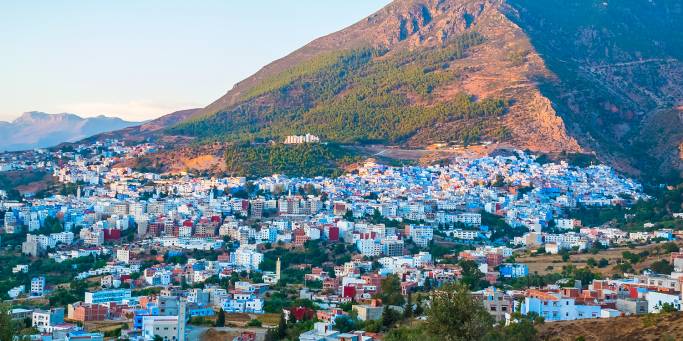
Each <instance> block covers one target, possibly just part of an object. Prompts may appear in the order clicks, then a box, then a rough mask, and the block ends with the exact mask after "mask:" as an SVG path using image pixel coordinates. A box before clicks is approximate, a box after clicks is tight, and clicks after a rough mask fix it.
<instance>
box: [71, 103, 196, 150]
mask: <svg viewBox="0 0 683 341" xmlns="http://www.w3.org/2000/svg"><path fill="white" fill-rule="evenodd" d="M198 110H200V109H186V110H178V111H174V112H172V113H170V114H166V115H163V116H161V117H159V118H156V119H153V120H151V121H147V122H144V123H142V124H135V125H132V126H130V127H126V128H124V129H120V130H116V131H108V132H104V133H101V134H97V135H93V136H90V137H89V138H86V139H84V140H83V141H86V142H91V141H95V140H102V139H108V138H118V139H123V140H126V141H131V142H140V141H144V140H146V139H158V140H160V141H162V142H163V141H167V142H178V139H177V138H175V137H173V136H170V135H169V136H165V135H164V134H163V132H164V129H166V128H170V127H172V126H174V125H176V124H179V123H181V122H183V121H184V120H186V119H188V118H189V117H191V116H192V115H193V114H195V113H196V112H197V111H198Z"/></svg>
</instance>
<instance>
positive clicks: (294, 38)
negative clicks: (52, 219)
mask: <svg viewBox="0 0 683 341" xmlns="http://www.w3.org/2000/svg"><path fill="white" fill-rule="evenodd" d="M387 3H389V0H261V1H252V0H248V1H234V0H233V1H230V0H224V1H218V0H211V1H209V0H201V1H169V0H148V1H133V0H116V1H88V0H82V1H68V0H65V1H53V0H44V1H10V0H0V46H1V48H0V120H4V121H7V120H11V119H14V118H16V117H17V116H19V115H20V114H21V113H22V112H25V111H31V110H39V111H46V112H50V113H58V112H73V113H76V114H79V115H83V116H94V115H99V114H106V115H115V116H119V117H122V118H125V119H129V120H144V119H149V118H153V117H157V116H160V115H162V114H165V113H168V112H171V111H173V110H178V109H183V108H189V107H200V106H205V105H207V104H209V103H210V102H211V101H213V100H215V99H216V98H218V97H220V96H221V95H223V94H224V93H225V92H226V91H227V90H228V89H230V88H231V87H232V85H233V84H234V83H235V82H238V81H240V80H242V79H243V78H245V77H247V76H249V75H250V74H252V73H254V72H255V71H257V70H258V69H259V68H260V67H262V66H263V65H265V64H267V63H268V62H270V61H272V60H274V59H277V58H279V57H282V56H284V55H286V54H287V53H289V52H291V51H293V50H294V49H296V48H298V47H300V46H302V45H304V44H305V43H307V42H309V41H311V40H313V39H315V38H316V37H319V36H321V35H324V34H328V33H331V32H334V31H337V30H339V29H341V28H343V27H346V26H348V25H350V24H353V23H354V22H356V21H358V20H360V19H362V18H364V17H365V16H367V15H369V14H371V13H373V12H374V11H376V10H378V9H380V8H381V7H383V6H384V5H386V4H387Z"/></svg>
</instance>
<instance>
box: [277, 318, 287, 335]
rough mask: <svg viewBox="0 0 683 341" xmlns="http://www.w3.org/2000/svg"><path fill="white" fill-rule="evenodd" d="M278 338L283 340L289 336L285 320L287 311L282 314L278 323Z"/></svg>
mask: <svg viewBox="0 0 683 341" xmlns="http://www.w3.org/2000/svg"><path fill="white" fill-rule="evenodd" d="M275 335H276V336H277V337H276V339H278V340H282V339H284V338H285V337H286V336H287V320H285V313H281V314H280V322H278V324H277V333H275Z"/></svg>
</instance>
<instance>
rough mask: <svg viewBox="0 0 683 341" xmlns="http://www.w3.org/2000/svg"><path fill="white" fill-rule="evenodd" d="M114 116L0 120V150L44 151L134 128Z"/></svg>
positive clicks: (38, 114) (30, 116) (45, 115)
mask: <svg viewBox="0 0 683 341" xmlns="http://www.w3.org/2000/svg"><path fill="white" fill-rule="evenodd" d="M139 124H140V122H128V121H124V120H122V119H120V118H116V117H106V116H97V117H88V118H82V117H80V116H78V115H74V114H68V113H62V114H48V113H44V112H38V111H31V112H26V113H24V114H22V115H21V116H20V117H19V118H17V119H15V120H14V121H12V122H2V121H0V136H2V138H1V139H0V151H17V150H26V149H33V148H46V147H52V146H55V145H58V144H60V143H63V142H74V141H78V140H81V139H84V138H86V137H89V136H92V135H96V134H100V133H103V132H107V131H113V130H119V129H123V128H127V127H131V126H137V125H139Z"/></svg>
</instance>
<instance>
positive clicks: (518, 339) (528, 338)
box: [484, 313, 543, 341]
mask: <svg viewBox="0 0 683 341" xmlns="http://www.w3.org/2000/svg"><path fill="white" fill-rule="evenodd" d="M512 318H513V320H514V322H513V323H510V324H508V325H500V326H498V327H497V328H496V329H495V330H493V331H492V332H491V333H489V334H488V335H486V337H484V340H485V341H498V340H506V341H533V340H537V339H538V335H537V333H538V332H537V330H536V325H538V324H542V323H543V318H542V317H540V316H538V315H537V314H533V313H532V314H529V315H522V314H520V313H513V314H512Z"/></svg>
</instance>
